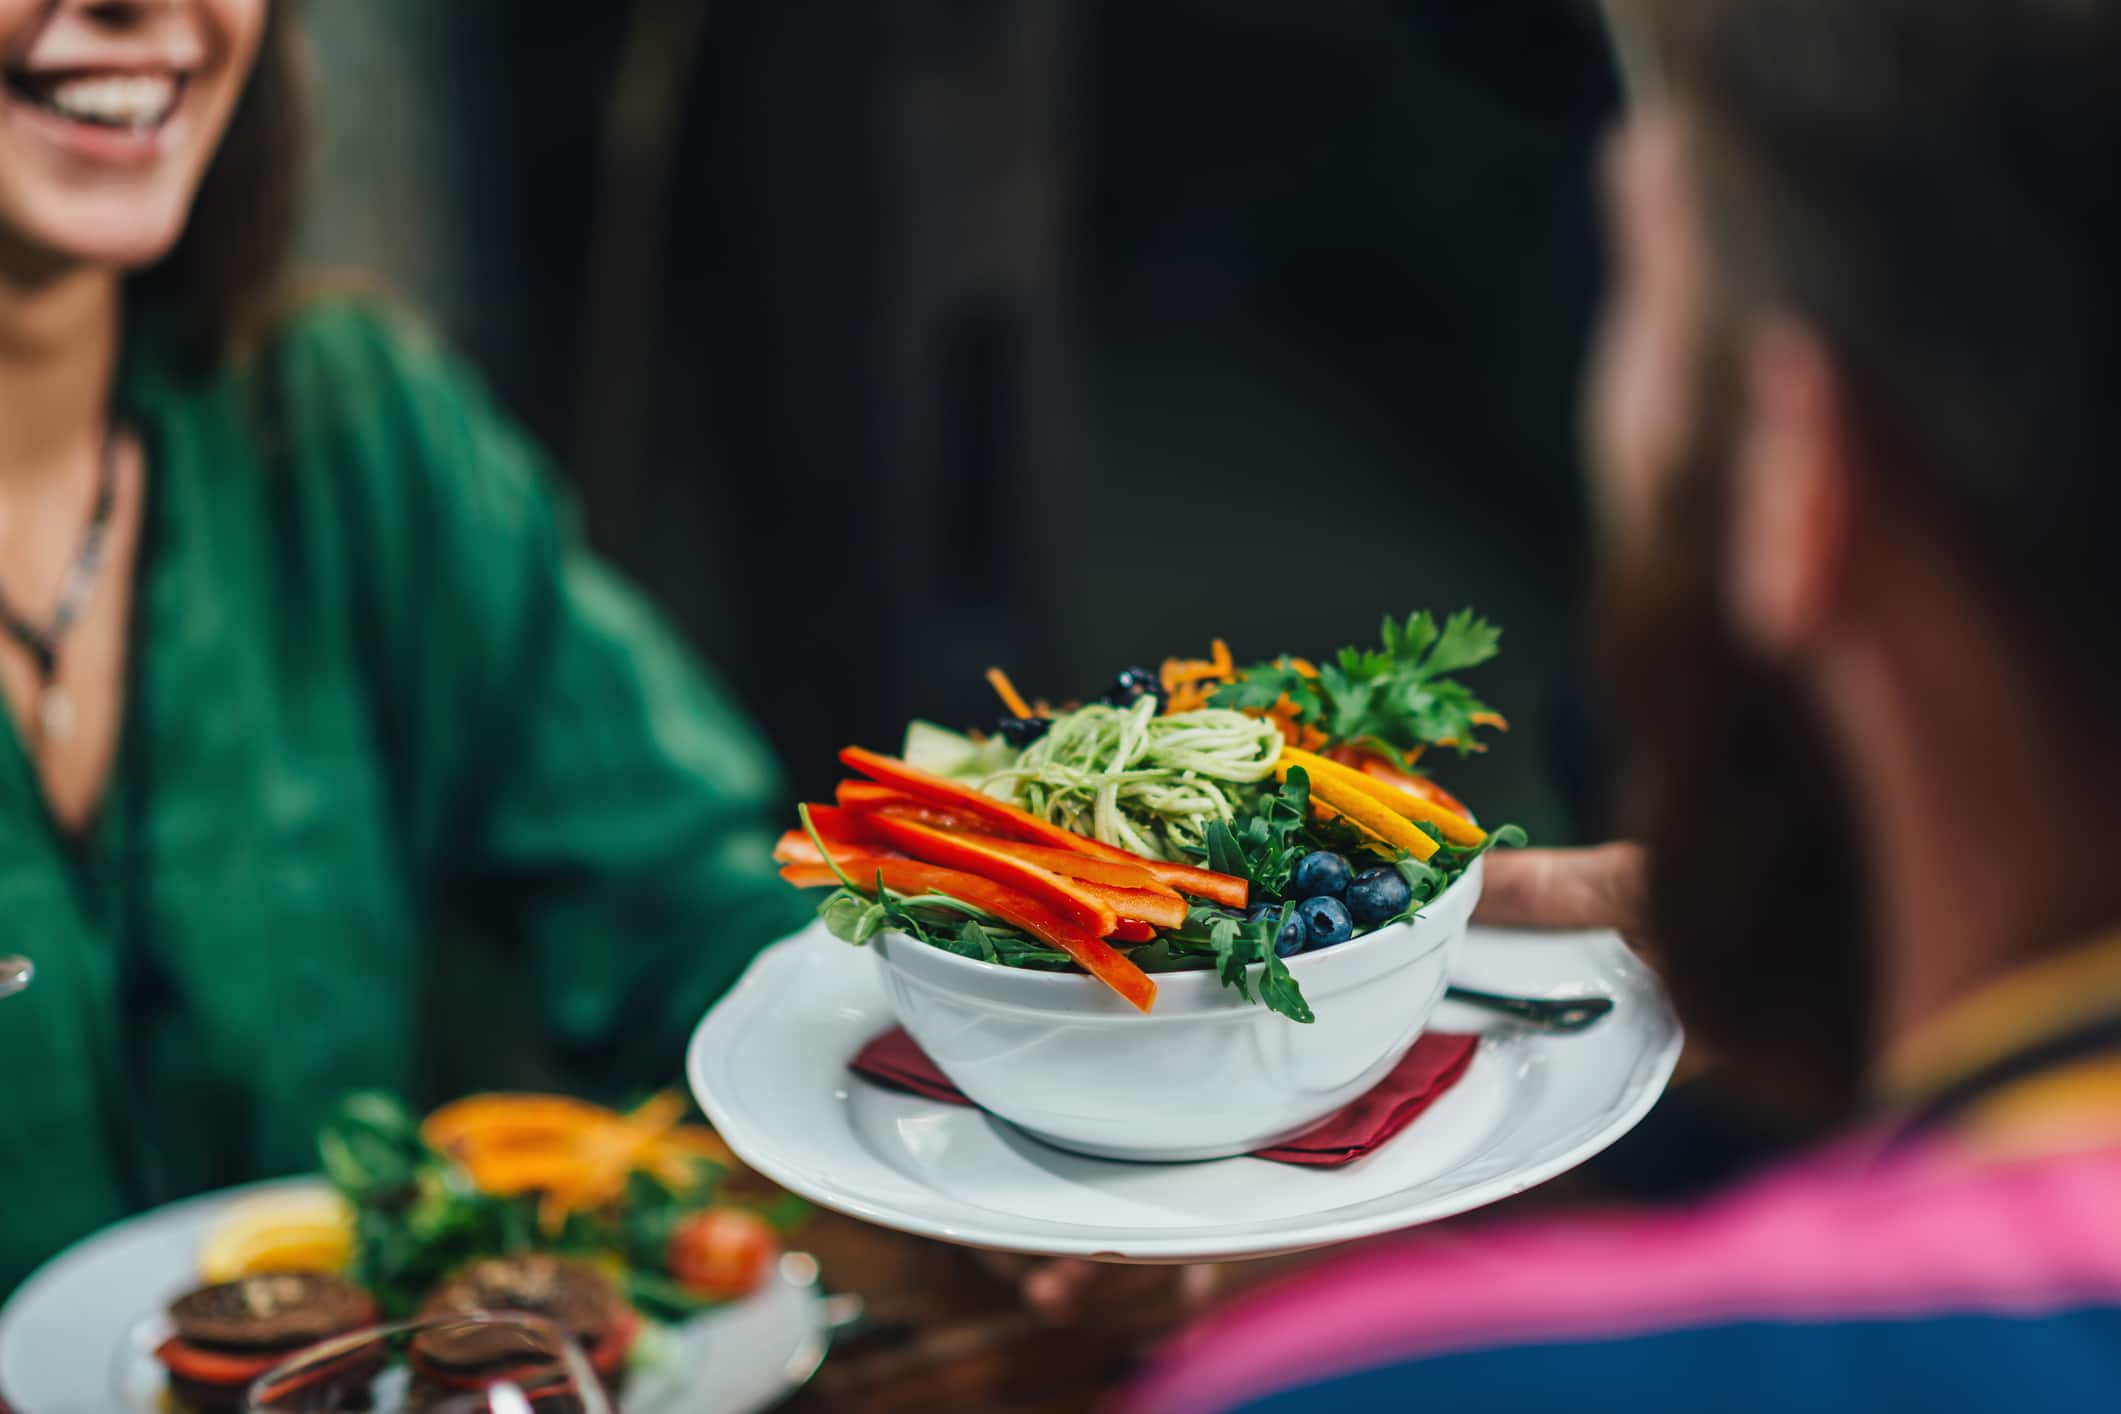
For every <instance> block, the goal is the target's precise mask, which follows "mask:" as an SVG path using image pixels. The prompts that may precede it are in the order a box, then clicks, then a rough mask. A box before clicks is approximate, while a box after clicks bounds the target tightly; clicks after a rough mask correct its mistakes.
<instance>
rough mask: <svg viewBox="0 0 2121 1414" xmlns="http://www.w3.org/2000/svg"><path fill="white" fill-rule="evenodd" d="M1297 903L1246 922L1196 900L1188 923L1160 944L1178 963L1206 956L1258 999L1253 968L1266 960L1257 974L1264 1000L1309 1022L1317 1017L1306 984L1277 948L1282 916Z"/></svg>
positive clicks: (1227, 980) (1243, 993) (1230, 983)
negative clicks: (1304, 984)
mask: <svg viewBox="0 0 2121 1414" xmlns="http://www.w3.org/2000/svg"><path fill="white" fill-rule="evenodd" d="M1295 907H1296V905H1295V904H1294V903H1285V904H1283V905H1282V910H1281V913H1280V914H1279V915H1270V916H1269V917H1266V918H1263V919H1261V920H1260V921H1259V922H1257V923H1247V922H1245V921H1244V920H1243V919H1240V918H1233V917H1232V916H1230V915H1229V914H1227V913H1224V912H1223V911H1222V910H1220V909H1217V908H1211V907H1209V906H1207V905H1205V904H1196V905H1195V906H1194V907H1193V909H1192V911H1191V912H1190V913H1188V914H1187V915H1186V922H1185V926H1184V927H1181V928H1177V929H1173V930H1170V931H1168V932H1166V933H1165V934H1164V935H1163V937H1162V938H1161V939H1160V940H1159V941H1160V945H1161V946H1162V947H1163V948H1164V949H1165V950H1166V954H1167V956H1168V957H1170V958H1171V959H1172V960H1173V962H1174V964H1176V962H1177V960H1178V959H1183V958H1188V957H1192V958H1200V959H1203V960H1205V961H1206V962H1207V964H1208V965H1209V966H1210V967H1212V968H1213V969H1214V971H1215V973H1216V975H1217V976H1218V977H1220V978H1221V979H1222V984H1223V985H1224V986H1225V987H1232V988H1235V989H1236V991H1237V994H1238V995H1239V996H1240V997H1243V998H1244V999H1245V1000H1246V1001H1248V1002H1249V1001H1251V1000H1252V999H1253V997H1252V983H1253V982H1254V980H1255V979H1254V978H1253V976H1252V974H1251V969H1252V968H1254V967H1258V966H1260V965H1261V964H1265V966H1264V969H1263V970H1262V971H1261V972H1260V974H1259V976H1258V978H1257V979H1256V980H1257V982H1258V984H1259V1000H1260V1001H1261V1002H1262V1003H1264V1004H1265V1005H1266V1006H1267V1007H1268V1008H1270V1009H1271V1010H1274V1011H1277V1012H1280V1013H1281V1014H1282V1015H1283V1016H1286V1017H1288V1018H1289V1019H1290V1020H1291V1021H1299V1022H1304V1023H1307V1024H1308V1023H1309V1022H1312V1021H1314V1020H1316V1019H1317V1018H1316V1017H1315V1016H1314V1015H1313V1014H1312V1012H1311V1007H1310V1004H1309V1003H1308V1002H1306V1001H1305V1000H1304V993H1303V988H1302V987H1301V986H1299V985H1298V984H1297V981H1296V979H1295V977H1293V976H1291V975H1290V973H1289V965H1288V964H1287V963H1285V962H1283V961H1282V960H1281V959H1280V958H1279V957H1277V956H1275V953H1274V938H1275V935H1276V934H1277V933H1279V932H1280V931H1281V923H1282V919H1283V918H1286V917H1287V916H1288V914H1289V913H1290V912H1291V911H1292V910H1293V909H1294V908H1295ZM1159 970H1171V969H1170V968H1160V969H1159Z"/></svg>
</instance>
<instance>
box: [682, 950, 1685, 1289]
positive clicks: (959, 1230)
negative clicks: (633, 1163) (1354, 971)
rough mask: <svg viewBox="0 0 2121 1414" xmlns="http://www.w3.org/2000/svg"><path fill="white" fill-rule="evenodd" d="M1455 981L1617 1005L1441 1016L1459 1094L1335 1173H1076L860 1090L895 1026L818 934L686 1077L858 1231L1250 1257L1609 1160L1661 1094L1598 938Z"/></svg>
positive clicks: (767, 976) (717, 1021) (941, 1116)
mask: <svg viewBox="0 0 2121 1414" xmlns="http://www.w3.org/2000/svg"><path fill="white" fill-rule="evenodd" d="M1452 980H1453V981H1455V982H1459V983H1462V984H1464V985H1467V986H1474V987H1481V988H1486V989H1488V990H1491V991H1497V992H1515V993H1523V994H1527V995H1573V994H1576V993H1581V992H1599V993H1603V994H1605V995H1607V996H1610V997H1612V998H1613V1000H1614V1002H1615V1003H1616V1006H1615V1007H1614V1009H1613V1011H1612V1013H1611V1014H1610V1015H1608V1016H1607V1017H1606V1018H1605V1020H1603V1021H1601V1022H1600V1023H1599V1024H1598V1025H1597V1026H1595V1027H1593V1028H1592V1029H1591V1030H1589V1031H1586V1032H1583V1033H1581V1034H1578V1035H1574V1036H1544V1035H1540V1034H1537V1033H1534V1032H1532V1031H1530V1030H1527V1029H1525V1028H1523V1027H1521V1026H1517V1025H1514V1024H1511V1023H1507V1022H1499V1021H1497V1020H1496V1019H1495V1018H1493V1017H1491V1016H1488V1015H1486V1014H1484V1013H1481V1012H1477V1011H1474V1010H1471V1009H1469V1008H1466V1007H1464V1006H1461V1005H1459V1004H1457V1003H1447V1004H1446V1005H1445V1006H1444V1007H1443V1008H1442V1009H1441V1010H1439V1011H1438V1012H1437V1014H1436V1017H1435V1020H1434V1022H1433V1023H1432V1024H1433V1025H1434V1026H1435V1028H1436V1029H1438V1030H1449V1031H1467V1030H1479V1031H1482V1032H1484V1033H1485V1035H1484V1037H1483V1040H1482V1042H1481V1045H1480V1049H1479V1051H1478V1052H1477V1053H1476V1055H1475V1058H1474V1061H1473V1064H1472V1066H1471V1068H1470V1069H1469V1070H1468V1071H1467V1073H1466V1076H1465V1078H1464V1079H1463V1080H1461V1081H1459V1083H1458V1084H1457V1085H1456V1086H1455V1087H1454V1088H1453V1089H1452V1090H1451V1092H1450V1093H1449V1094H1447V1095H1445V1096H1444V1097H1443V1098H1442V1099H1441V1100H1439V1101H1438V1102H1437V1103H1436V1105H1435V1106H1434V1107H1433V1108H1432V1109H1430V1110H1429V1111H1428V1112H1427V1113H1426V1114H1424V1115H1422V1117H1421V1118H1420V1119H1419V1120H1417V1121H1416V1122H1415V1123H1414V1124H1413V1125H1411V1126H1409V1127H1408V1128H1407V1130H1406V1131H1405V1132H1404V1133H1402V1134H1401V1135H1400V1136H1399V1137H1398V1138H1396V1139H1394V1140H1393V1141H1392V1142H1391V1143H1389V1144H1387V1145H1385V1146H1384V1147H1383V1148H1381V1149H1379V1150H1378V1151H1377V1152H1375V1153H1373V1154H1370V1155H1368V1156H1366V1157H1364V1158H1362V1159H1360V1160H1358V1161H1357V1162H1355V1163H1352V1164H1349V1165H1347V1166H1346V1167H1344V1168H1337V1169H1325V1168H1302V1167H1297V1166H1294V1165H1288V1164H1277V1163H1270V1162H1267V1161H1265V1160H1262V1159H1252V1158H1237V1159H1219V1160H1215V1161H1212V1162H1207V1163H1190V1164H1139V1163H1122V1162H1114V1161H1111V1160H1104V1159H1092V1158H1086V1157H1083V1156H1080V1155H1077V1154H1070V1153H1064V1152H1062V1151H1061V1150H1059V1149H1054V1148H1051V1147H1049V1146H1047V1145H1044V1144H1041V1143H1039V1142H1038V1141H1037V1140H1035V1139H1032V1138H1030V1137H1029V1136H1028V1135H1025V1134H1024V1133H1022V1132H1021V1131H1019V1130H1016V1129H1014V1128H1012V1127H1011V1126H1009V1125H1007V1124H1005V1123H1003V1122H1002V1121H1000V1120H997V1119H995V1118H993V1117H992V1116H990V1115H987V1114H985V1113H983V1112H981V1111H978V1110H974V1109H971V1108H968V1107H965V1106H961V1105H947V1104H941V1103H938V1102H936V1101H933V1100H925V1099H922V1098H920V1097H918V1096H915V1095H908V1094H903V1093H900V1092H898V1091H895V1090H889V1089H886V1088H884V1087H882V1086H878V1085H874V1084H871V1083H869V1082H868V1081H866V1080H862V1079H859V1078H857V1077H856V1076H854V1075H852V1074H851V1073H849V1071H848V1070H847V1061H848V1059H849V1058H850V1057H852V1056H853V1055H854V1053H855V1052H856V1051H857V1050H859V1049H860V1048H861V1046H862V1045H863V1043H864V1042H866V1041H868V1040H869V1039H870V1038H871V1037H872V1036H875V1035H877V1034H878V1033H879V1032H882V1031H885V1030H888V1029H889V1028H890V1027H891V1025H892V1024H893V1017H892V1013H891V1008H890V1005H889V1003H888V1002H887V1001H886V1000H885V996H884V991H883V987H882V985H881V983H880V982H879V980H878V978H877V976H876V971H875V969H874V967H873V966H872V965H871V963H870V960H869V959H868V958H866V957H863V956H861V955H860V954H858V953H856V952H855V951H854V950H853V949H851V948H849V947H848V946H847V945H846V944H845V943H842V942H840V941H838V940H837V939H835V938H833V937H832V936H831V935H830V934H828V933H826V932H825V931H824V930H823V928H822V927H817V928H812V929H809V930H806V931H804V932H802V933H799V934H797V935H796V936H794V937H792V938H789V939H787V940H785V941H783V942H780V943H777V944H775V945H774V946H773V947H771V948H769V949H767V951H765V952H764V953H762V954H760V956H759V957H758V959H757V960H756V961H754V962H753V963H752V965H751V968H750V970H749V971H748V972H746V973H745V974H744V977H743V980H742V981H740V982H739V983H738V984H737V985H736V987H735V988H733V989H732V990H731V991H730V993H729V994H728V996H726V997H724V998H723V999H722V1001H721V1002H720V1003H719V1004H717V1005H716V1006H715V1008H714V1010H713V1011H711V1012H709V1013H708V1014H707V1017H706V1019H705V1020H704V1021H702V1022H701V1023H700V1027H699V1030H698V1031H697V1032H695V1033H694V1034H693V1038H692V1046H691V1049H690V1053H689V1055H688V1057H687V1066H686V1073H687V1075H688V1076H689V1077H690V1079H691V1082H692V1089H693V1093H694V1094H695V1095H697V1096H698V1097H699V1100H700V1103H701V1104H702V1105H703V1106H704V1107H705V1108H706V1110H707V1113H708V1115H709V1117H710V1118H712V1119H713V1121H714V1125H715V1128H716V1129H718V1130H719V1131H720V1132H721V1135H722V1137H723V1138H724V1139H725V1140H727V1141H728V1142H729V1144H730V1146H731V1147H732V1148H734V1149H735V1150H736V1152H737V1153H738V1154H739V1155H740V1156H741V1157H742V1158H743V1159H744V1161H745V1162H746V1163H748V1164H750V1165H751V1166H752V1167H754V1168H755V1169H757V1170H758V1171H759V1172H760V1173H763V1174H765V1175H766V1176H767V1177H769V1178H771V1179H773V1180H774V1181H775V1182H777V1183H780V1184H781V1185H783V1186H784V1187H787V1188H789V1189H792V1190H794V1191H795V1192H797V1193H800V1194H802V1195H804V1196H805V1197H807V1198H809V1199H811V1200H813V1201H814V1202H817V1203H821V1204H823V1205H824V1206H826V1207H828V1208H833V1209H837V1210H838V1211H840V1212H843V1213H848V1214H851V1215H852V1216H854V1217H857V1218H862V1219H864V1220H866V1221H869V1222H873V1223H878V1224H881V1225H882V1226H885V1227H891V1228H897V1229H899V1230H901V1231H904V1232H911V1233H917V1234H919V1235H920V1236H923V1237H933V1238H939V1239H941V1240H943V1241H946V1242H959V1243H964V1244H967V1245H969V1246H976V1247H987V1248H993V1249H997V1250H1001V1251H1010V1252H1026V1253H1037V1254H1042V1255H1050V1256H1086V1257H1106V1258H1118V1259H1124V1260H1130V1261H1142V1262H1180V1261H1208V1260H1226V1259H1233V1258H1240V1257H1260V1256H1267V1255H1270V1254H1273V1253H1278V1252H1293V1251H1299V1250H1302V1249H1305V1248H1310V1247H1322V1246H1325V1245H1327V1244H1329V1243H1335V1242H1346V1241H1349V1240H1351V1239H1354V1238H1358V1237H1368V1236H1372V1235H1374V1234H1377V1233H1382V1232H1391V1231H1394V1230H1396V1229H1399V1228H1405V1227H1413V1226H1415V1225H1417V1224H1419V1223H1426V1222H1433V1221H1435V1220H1436V1219H1438V1218H1443V1217H1448V1216H1450V1215H1452V1214H1454V1213H1462V1212H1465V1211H1467V1210H1468V1209H1471V1208H1478V1207H1481V1206H1483V1205H1485V1204H1488V1203H1493V1202H1496V1201H1497V1200H1499V1199H1502V1198H1507V1197H1509V1196H1510V1195H1512V1194H1514V1193H1519V1192H1522V1191H1523V1190H1525V1189H1527V1188H1530V1187H1532V1186H1533V1185H1534V1184H1537V1183H1541V1182H1544V1181H1545V1180H1547V1179H1550V1178H1552V1177H1554V1176H1555V1175H1556V1174H1559V1173H1562V1172H1564V1171H1566V1170H1568V1169H1570V1168H1573V1167H1574V1166H1576V1165H1577V1164H1579V1163H1582V1162H1583V1161H1584V1160H1585V1159H1587V1158H1589V1157H1591V1156H1592V1155H1593V1154H1596V1153H1597V1152H1598V1151H1599V1150H1601V1149H1603V1148H1605V1147H1606V1146H1607V1145H1609V1144H1611V1143H1612V1142H1613V1141H1614V1140H1616V1139H1618V1138H1619V1137H1620V1136H1621V1135H1623V1134H1625V1133H1626V1132H1627V1131H1628V1130H1629V1129H1631V1128H1633V1127H1634V1125H1635V1124H1636V1122H1637V1121H1639V1120H1640V1119H1641V1118H1642V1117H1643V1115H1645V1114H1646V1113H1648V1112H1649V1109H1650V1107H1651V1106H1652V1105H1654V1104H1655V1103H1656V1102H1657V1098H1658V1096H1660V1095H1661V1094H1663V1093H1664V1086H1665V1082H1666V1081H1667V1080H1668V1079H1670V1078H1671V1073H1672V1066H1673V1065H1674V1063H1675V1062H1676V1061H1677V1060H1678V1058H1679V1043H1680V1033H1679V1023H1678V1022H1677V1020H1675V1019H1674V1017H1673V1015H1672V1009H1671V1006H1670V1004H1669V1003H1668V1002H1667V1001H1666V999H1665V996H1664V990H1663V988H1662V987H1661V986H1660V985H1659V984H1658V982H1657V980H1656V978H1655V977H1653V976H1652V975H1651V974H1650V972H1649V970H1648V969H1647V968H1645V967H1644V966H1643V965H1642V964H1641V963H1639V962H1637V961H1636V960H1635V958H1634V956H1633V955H1632V954H1630V953H1629V952H1628V950H1627V948H1626V947H1625V946H1624V945H1622V943H1621V942H1620V940H1619V938H1617V937H1615V936H1613V935H1612V934H1609V933H1564V934H1541V933H1507V932H1502V931H1499V930H1494V929H1481V928H1476V929H1474V930H1473V932H1472V934H1471V936H1470V937H1469V938H1468V940H1467V943H1466V946H1465V949H1464V951H1463V953H1462V954H1461V956H1460V959H1459V961H1458V962H1457V963H1456V964H1455V965H1454V967H1453V969H1452ZM1291 1024H1292V1025H1293V1024H1295V1023H1293V1022H1292V1023H1291ZM1320 1024H1324V1023H1320ZM1141 1082H1142V1084H1143V1085H1148V1086H1153V1085H1154V1084H1155V1083H1156V1078H1155V1077H1154V1076H1153V1075H1144V1076H1143V1077H1142V1078H1141Z"/></svg>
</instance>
